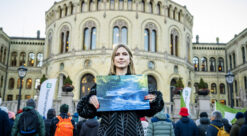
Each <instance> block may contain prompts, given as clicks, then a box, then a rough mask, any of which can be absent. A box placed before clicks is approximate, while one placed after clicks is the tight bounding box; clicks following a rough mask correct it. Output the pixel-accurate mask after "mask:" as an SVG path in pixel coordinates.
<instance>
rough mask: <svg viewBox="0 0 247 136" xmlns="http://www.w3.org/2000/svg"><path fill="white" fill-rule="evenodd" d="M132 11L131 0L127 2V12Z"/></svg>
mask: <svg viewBox="0 0 247 136" xmlns="http://www.w3.org/2000/svg"><path fill="white" fill-rule="evenodd" d="M131 9H132V0H128V10H131Z"/></svg>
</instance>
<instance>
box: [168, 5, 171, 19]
mask: <svg viewBox="0 0 247 136" xmlns="http://www.w3.org/2000/svg"><path fill="white" fill-rule="evenodd" d="M167 16H168V17H171V5H170V6H169V7H168V8H167Z"/></svg>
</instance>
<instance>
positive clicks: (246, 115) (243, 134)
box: [239, 111, 247, 136]
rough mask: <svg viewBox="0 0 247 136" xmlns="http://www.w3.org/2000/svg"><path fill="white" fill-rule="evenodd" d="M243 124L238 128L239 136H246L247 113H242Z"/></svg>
mask: <svg viewBox="0 0 247 136" xmlns="http://www.w3.org/2000/svg"><path fill="white" fill-rule="evenodd" d="M244 118H245V121H244V124H243V125H242V127H241V128H240V131H239V136H246V135H247V111H246V112H245V113H244Z"/></svg>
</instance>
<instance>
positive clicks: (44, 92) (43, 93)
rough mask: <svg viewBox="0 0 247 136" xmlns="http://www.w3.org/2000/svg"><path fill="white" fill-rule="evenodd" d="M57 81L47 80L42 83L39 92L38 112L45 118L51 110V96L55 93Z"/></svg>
mask: <svg viewBox="0 0 247 136" xmlns="http://www.w3.org/2000/svg"><path fill="white" fill-rule="evenodd" d="M56 81H57V79H49V80H46V81H44V82H43V83H42V85H41V87H40V92H39V102H38V112H39V113H40V114H41V116H43V117H46V114H47V112H48V110H49V109H50V108H52V102H53V96H54V92H55V87H56Z"/></svg>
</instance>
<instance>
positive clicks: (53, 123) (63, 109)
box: [50, 104, 76, 136]
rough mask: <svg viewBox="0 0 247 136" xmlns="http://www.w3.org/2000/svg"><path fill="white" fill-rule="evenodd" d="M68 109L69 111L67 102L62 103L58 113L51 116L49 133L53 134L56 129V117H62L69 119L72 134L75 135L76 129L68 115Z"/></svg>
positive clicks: (52, 135) (57, 121)
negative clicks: (55, 115) (53, 116)
mask: <svg viewBox="0 0 247 136" xmlns="http://www.w3.org/2000/svg"><path fill="white" fill-rule="evenodd" d="M68 111H69V105H67V104H62V105H61V106H60V114H59V115H58V116H57V117H55V118H53V119H52V121H51V127H50V135H51V136H54V135H55V133H56V129H57V124H58V123H59V119H58V118H60V117H61V118H62V119H68V118H69V119H70V120H71V123H72V125H73V135H76V131H75V121H74V120H73V119H72V118H71V117H70V116H69V115H68Z"/></svg>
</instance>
